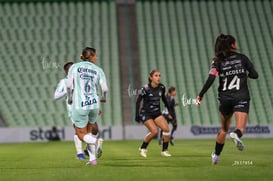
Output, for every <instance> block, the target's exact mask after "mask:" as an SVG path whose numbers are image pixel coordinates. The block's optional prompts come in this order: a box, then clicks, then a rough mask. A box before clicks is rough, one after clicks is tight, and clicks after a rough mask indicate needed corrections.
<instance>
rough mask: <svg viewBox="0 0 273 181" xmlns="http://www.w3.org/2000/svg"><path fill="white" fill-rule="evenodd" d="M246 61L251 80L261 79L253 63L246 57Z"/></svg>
mask: <svg viewBox="0 0 273 181" xmlns="http://www.w3.org/2000/svg"><path fill="white" fill-rule="evenodd" d="M244 60H245V64H246V69H247V71H248V77H249V78H251V79H257V78H258V77H259V75H258V72H257V71H256V70H255V68H254V65H253V64H252V62H251V61H250V60H249V59H248V57H246V56H245V58H244Z"/></svg>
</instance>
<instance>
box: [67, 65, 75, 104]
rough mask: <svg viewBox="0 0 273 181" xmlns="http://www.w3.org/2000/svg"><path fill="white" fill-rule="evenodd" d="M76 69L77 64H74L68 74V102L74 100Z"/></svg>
mask: <svg viewBox="0 0 273 181" xmlns="http://www.w3.org/2000/svg"><path fill="white" fill-rule="evenodd" d="M74 67H75V64H73V65H72V66H71V67H70V69H69V71H68V74H67V84H66V88H67V98H68V100H72V93H73V81H74V77H73V76H74Z"/></svg>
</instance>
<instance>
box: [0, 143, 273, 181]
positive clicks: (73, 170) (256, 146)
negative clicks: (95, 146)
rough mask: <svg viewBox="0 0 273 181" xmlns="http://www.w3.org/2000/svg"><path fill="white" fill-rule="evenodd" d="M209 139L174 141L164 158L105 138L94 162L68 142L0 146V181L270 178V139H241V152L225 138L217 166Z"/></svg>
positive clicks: (157, 152)
mask: <svg viewBox="0 0 273 181" xmlns="http://www.w3.org/2000/svg"><path fill="white" fill-rule="evenodd" d="M214 142H215V141H214V140H176V141H175V146H170V147H169V151H170V153H171V154H172V155H173V156H172V157H169V158H165V157H162V156H161V155H160V151H161V148H160V147H159V146H158V144H157V141H156V140H153V141H152V142H151V143H150V145H149V148H148V157H147V158H142V157H141V156H140V155H139V153H138V147H139V145H140V144H141V140H139V141H105V142H104V145H103V156H102V157H101V158H100V159H99V160H98V165H97V166H86V165H85V161H80V160H77V159H76V158H75V149H74V144H73V142H46V143H20V144H19V143H18V144H0V155H1V156H0V180H1V181H6V180H8V181H9V180H14V181H17V180H22V181H32V180H35V181H36V180H37V181H40V180H41V181H42V180H47V181H50V180H52V181H57V180H64V181H70V180H71V181H76V180H81V181H82V180H90V181H91V180H92V181H97V180H110V181H114V180H118V181H121V180H122V181H123V180H129V181H133V180H136V181H143V180H152V181H154V180H155V181H161V180H165V181H172V180H199V181H200V180H221V181H223V180H229V181H230V180H240V181H242V180H247V181H250V180H255V181H257V180H259V181H262V180H272V178H273V139H244V143H245V150H244V151H243V152H240V151H238V150H237V149H236V148H235V146H234V145H233V143H232V142H231V140H229V139H228V140H227V142H226V144H225V147H224V151H223V152H222V155H221V159H220V162H219V164H218V165H212V164H211V159H210V154H211V152H212V151H213V148H214Z"/></svg>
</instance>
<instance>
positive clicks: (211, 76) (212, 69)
mask: <svg viewBox="0 0 273 181" xmlns="http://www.w3.org/2000/svg"><path fill="white" fill-rule="evenodd" d="M217 75H218V69H217V65H216V62H215V61H213V62H212V64H211V66H210V70H209V76H208V78H207V81H206V82H205V84H204V85H203V88H202V90H201V91H200V92H199V94H198V95H199V96H200V97H203V96H204V94H205V93H206V92H207V91H208V90H209V88H210V87H211V85H212V84H213V82H214V80H215V78H216V76H217Z"/></svg>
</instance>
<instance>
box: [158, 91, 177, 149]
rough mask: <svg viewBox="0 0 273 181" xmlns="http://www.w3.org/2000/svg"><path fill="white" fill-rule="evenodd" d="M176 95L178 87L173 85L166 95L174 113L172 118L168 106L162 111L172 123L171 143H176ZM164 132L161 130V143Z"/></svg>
mask: <svg viewBox="0 0 273 181" xmlns="http://www.w3.org/2000/svg"><path fill="white" fill-rule="evenodd" d="M175 96H176V89H175V87H173V86H171V87H170V88H169V90H168V94H167V95H166V98H167V102H168V104H169V106H170V108H171V111H172V113H173V117H172V119H171V117H170V115H169V111H168V108H167V107H165V108H164V110H163V111H162V114H163V116H164V117H165V119H166V120H167V122H168V124H169V123H171V124H172V130H171V135H170V144H171V145H174V143H173V139H174V136H173V134H174V132H175V131H176V129H177V120H176V114H175V106H177V105H178V104H177V103H175V98H174V97H175ZM162 133H163V131H162V130H161V131H160V137H159V144H161V141H162Z"/></svg>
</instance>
